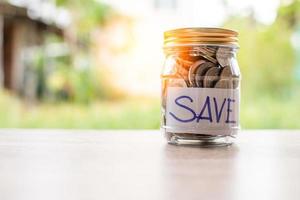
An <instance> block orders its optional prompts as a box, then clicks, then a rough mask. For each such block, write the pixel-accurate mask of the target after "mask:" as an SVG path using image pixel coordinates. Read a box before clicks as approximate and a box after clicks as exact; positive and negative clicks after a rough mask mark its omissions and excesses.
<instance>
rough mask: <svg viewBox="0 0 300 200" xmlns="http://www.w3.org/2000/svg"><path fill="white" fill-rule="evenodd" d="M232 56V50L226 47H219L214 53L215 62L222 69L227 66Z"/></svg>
mask: <svg viewBox="0 0 300 200" xmlns="http://www.w3.org/2000/svg"><path fill="white" fill-rule="evenodd" d="M233 56H234V54H233V52H232V49H231V48H228V47H219V48H218V50H217V53H216V58H217V61H218V63H219V64H220V65H221V66H222V67H226V66H229V65H230V60H231V57H233Z"/></svg>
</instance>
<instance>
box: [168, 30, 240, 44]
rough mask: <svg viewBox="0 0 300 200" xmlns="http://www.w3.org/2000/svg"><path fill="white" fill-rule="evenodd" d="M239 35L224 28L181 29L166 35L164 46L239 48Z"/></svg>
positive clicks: (170, 31)
mask: <svg viewBox="0 0 300 200" xmlns="http://www.w3.org/2000/svg"><path fill="white" fill-rule="evenodd" d="M237 37H238V33H237V32H236V31H233V30H230V29H224V28H200V27H199V28H180V29H173V30H169V31H166V32H165V33H164V46H165V47H174V46H197V45H230V46H233V47H238V38H237Z"/></svg>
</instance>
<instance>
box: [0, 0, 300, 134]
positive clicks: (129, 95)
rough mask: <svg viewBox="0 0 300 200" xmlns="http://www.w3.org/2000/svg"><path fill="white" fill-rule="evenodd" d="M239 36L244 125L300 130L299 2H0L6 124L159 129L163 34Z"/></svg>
mask: <svg viewBox="0 0 300 200" xmlns="http://www.w3.org/2000/svg"><path fill="white" fill-rule="evenodd" d="M192 26H196V27H199V26H205V27H225V28H230V29H234V30H236V31H238V32H239V33H240V36H239V41H240V42H239V43H240V46H241V48H240V50H239V53H238V60H239V64H240V68H241V72H242V90H241V92H242V96H241V98H242V105H241V123H242V128H282V129H283V128H284V129H288V128H300V119H299V116H300V115H299V114H300V0H264V1H261V0H260V1H259V0H243V1H240V0H210V1H204V0H200V1H199V0H143V1H140V0H123V1H120V0H6V1H4V0H1V1H0V61H1V62H0V69H1V70H0V86H1V88H2V89H1V92H0V127H2V128H11V127H13V128H95V129H98V128H99V129H157V128H159V125H160V96H159V95H160V71H161V68H162V65H163V60H164V55H163V51H162V44H163V32H164V31H166V30H168V29H172V28H180V27H192Z"/></svg>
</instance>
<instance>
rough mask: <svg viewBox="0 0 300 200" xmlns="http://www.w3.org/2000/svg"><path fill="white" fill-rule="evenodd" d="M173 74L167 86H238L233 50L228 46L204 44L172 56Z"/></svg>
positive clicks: (227, 87)
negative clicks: (173, 63)
mask: <svg viewBox="0 0 300 200" xmlns="http://www.w3.org/2000/svg"><path fill="white" fill-rule="evenodd" d="M173 59H175V60H176V66H175V74H173V76H174V77H173V79H172V78H171V77H170V80H169V82H168V84H167V85H168V86H171V87H176V86H177V87H199V88H223V89H232V88H234V89H235V88H237V87H238V77H239V72H236V71H234V66H233V65H234V61H235V58H234V52H233V50H232V49H231V48H229V47H216V46H204V47H198V48H197V49H195V48H194V49H193V51H187V52H183V53H181V54H179V55H178V56H176V57H174V58H173Z"/></svg>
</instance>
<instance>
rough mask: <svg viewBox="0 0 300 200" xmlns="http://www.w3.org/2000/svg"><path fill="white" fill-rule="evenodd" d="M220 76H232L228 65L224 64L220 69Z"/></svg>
mask: <svg viewBox="0 0 300 200" xmlns="http://www.w3.org/2000/svg"><path fill="white" fill-rule="evenodd" d="M220 76H221V77H232V71H231V68H230V66H226V67H224V68H223V69H222V72H221V75H220Z"/></svg>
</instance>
